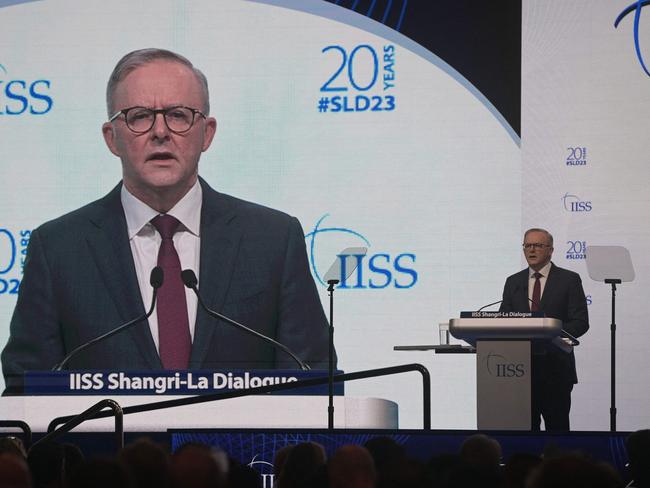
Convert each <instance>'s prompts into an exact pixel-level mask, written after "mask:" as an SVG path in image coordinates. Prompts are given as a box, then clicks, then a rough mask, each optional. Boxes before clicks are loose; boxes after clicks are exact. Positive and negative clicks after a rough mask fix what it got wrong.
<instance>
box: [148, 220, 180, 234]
mask: <svg viewBox="0 0 650 488" xmlns="http://www.w3.org/2000/svg"><path fill="white" fill-rule="evenodd" d="M179 224H180V221H179V220H178V219H177V218H176V217H172V216H171V215H167V214H163V215H158V216H157V217H154V218H153V219H151V225H153V226H154V227H155V228H156V230H157V231H158V232H159V233H160V236H161V237H162V238H163V239H171V238H172V237H173V236H174V233H175V232H176V229H177V228H178V226H179Z"/></svg>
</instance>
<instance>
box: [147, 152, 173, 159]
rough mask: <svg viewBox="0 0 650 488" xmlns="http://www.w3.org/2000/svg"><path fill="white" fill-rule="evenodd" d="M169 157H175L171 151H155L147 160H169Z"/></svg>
mask: <svg viewBox="0 0 650 488" xmlns="http://www.w3.org/2000/svg"><path fill="white" fill-rule="evenodd" d="M167 159H174V155H173V154H172V153H170V152H155V153H153V154H150V155H149V156H148V157H147V161H152V160H156V161H160V160H167Z"/></svg>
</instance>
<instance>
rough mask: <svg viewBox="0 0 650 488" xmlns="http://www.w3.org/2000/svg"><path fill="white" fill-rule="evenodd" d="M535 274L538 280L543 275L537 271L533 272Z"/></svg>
mask: <svg viewBox="0 0 650 488" xmlns="http://www.w3.org/2000/svg"><path fill="white" fill-rule="evenodd" d="M533 276H534V277H535V279H536V280H538V279H540V278H541V277H542V276H543V275H542V273H538V272H535V274H533Z"/></svg>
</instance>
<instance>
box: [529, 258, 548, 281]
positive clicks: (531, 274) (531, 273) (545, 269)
mask: <svg viewBox="0 0 650 488" xmlns="http://www.w3.org/2000/svg"><path fill="white" fill-rule="evenodd" d="M551 265H552V263H551V262H550V261H549V262H548V263H546V264H545V265H544V267H543V268H542V269H540V270H539V274H541V275H542V277H543V278H548V274H549V273H550V272H551ZM535 273H537V271H535V270H534V269H533V268H528V278H529V279H531V280H532V279H533V278H534V277H535V276H534V275H535Z"/></svg>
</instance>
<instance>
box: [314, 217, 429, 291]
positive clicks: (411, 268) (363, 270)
mask: <svg viewBox="0 0 650 488" xmlns="http://www.w3.org/2000/svg"><path fill="white" fill-rule="evenodd" d="M327 217H329V214H325V215H323V216H322V217H321V218H320V219H319V220H318V222H316V225H315V226H314V229H313V230H312V231H311V232H309V233H307V234H305V239H306V241H307V250H308V253H309V263H310V266H311V270H312V273H313V274H314V277H315V278H316V280H317V282H318V283H320V284H321V285H323V286H327V283H325V281H324V275H323V274H322V273H321V272H320V271H319V269H318V267H317V265H316V255H317V254H318V252H317V250H318V246H317V242H318V241H320V240H321V239H323V238H325V237H326V236H333V235H338V236H341V235H343V236H345V237H346V240H348V242H351V243H353V244H360V245H363V246H365V247H366V248H371V244H370V241H369V240H368V239H367V238H366V237H365V236H364V235H363V234H361V233H359V232H357V231H355V230H352V229H349V228H346V227H325V226H323V225H322V224H323V222H324V220H325V219H326V218H327ZM335 258H336V259H338V263H339V266H340V267H341V269H340V276H341V282H340V283H339V284H338V286H337V289H355V290H361V289H367V290H378V289H384V288H397V289H405V288H412V287H413V286H415V284H416V283H417V281H418V273H417V271H416V270H415V259H416V256H415V253H413V252H401V253H397V254H395V253H392V254H391V253H388V252H377V253H373V252H368V253H366V252H363V253H361V252H358V253H354V254H339V255H332V256H331V261H334V259H335ZM350 270H353V271H352V273H351V274H350V272H349V271H350Z"/></svg>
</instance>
